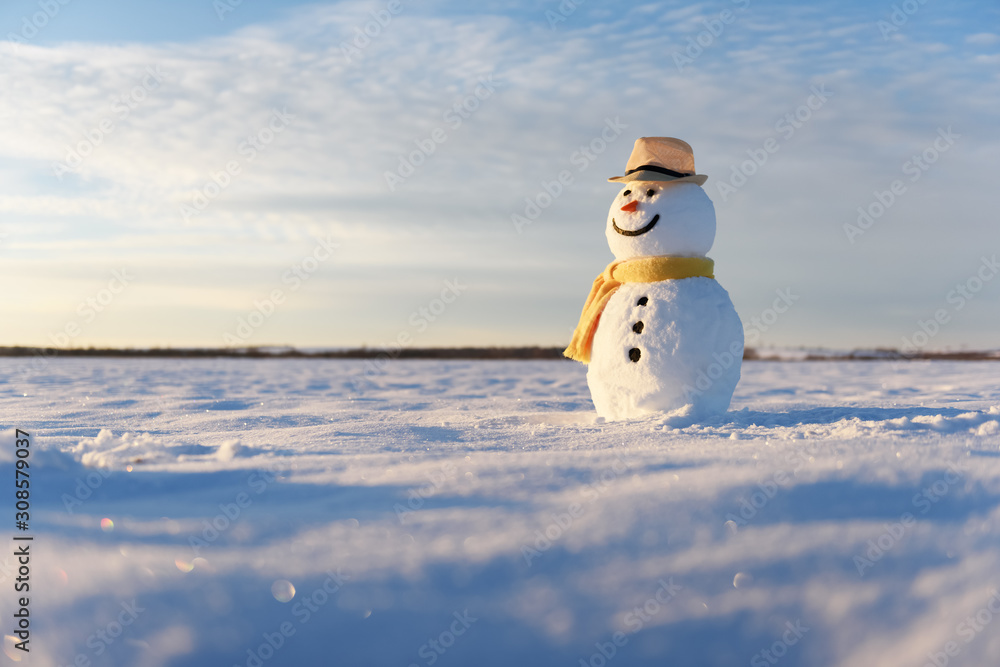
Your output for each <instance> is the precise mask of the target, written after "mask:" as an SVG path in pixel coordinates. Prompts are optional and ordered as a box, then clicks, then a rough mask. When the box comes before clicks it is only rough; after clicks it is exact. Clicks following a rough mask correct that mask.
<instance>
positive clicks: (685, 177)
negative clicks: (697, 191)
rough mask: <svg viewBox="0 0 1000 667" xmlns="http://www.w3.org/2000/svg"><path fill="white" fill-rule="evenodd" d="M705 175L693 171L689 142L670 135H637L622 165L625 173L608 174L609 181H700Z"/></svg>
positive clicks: (706, 178) (700, 182)
mask: <svg viewBox="0 0 1000 667" xmlns="http://www.w3.org/2000/svg"><path fill="white" fill-rule="evenodd" d="M706 180H708V176H705V175H704V174H696V173H695V170H694V151H693V150H692V149H691V146H690V145H689V144H688V143H687V142H685V141H681V140H680V139H674V138H673V137H639V138H638V139H636V140H635V146H634V147H633V148H632V155H630V156H629V158H628V163H626V165H625V175H624V176H615V177H613V178H609V179H608V181H611V182H626V183H627V182H630V181H670V182H671V183H683V182H685V181H690V182H692V183H697V184H698V185H701V184H702V183H704V182H705V181H706Z"/></svg>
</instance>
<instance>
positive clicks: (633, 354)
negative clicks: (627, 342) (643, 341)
mask: <svg viewBox="0 0 1000 667" xmlns="http://www.w3.org/2000/svg"><path fill="white" fill-rule="evenodd" d="M640 356H642V352H641V351H640V350H639V348H637V347H633V348H632V349H631V350H629V351H628V358H629V359H631V360H632V362H633V363H635V362H636V361H639V357H640Z"/></svg>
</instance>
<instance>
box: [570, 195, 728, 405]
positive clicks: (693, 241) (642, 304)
mask: <svg viewBox="0 0 1000 667" xmlns="http://www.w3.org/2000/svg"><path fill="white" fill-rule="evenodd" d="M715 226H716V223H715V209H714V207H713V205H712V202H711V200H710V199H709V198H708V196H707V195H706V194H705V193H704V191H703V190H702V188H701V187H700V186H699V185H696V184H694V183H689V182H687V183H677V184H665V183H662V182H630V183H628V184H627V185H626V186H625V188H624V189H623V190H622V191H621V192H620V193H619V194H618V196H617V197H616V198H615V202H614V204H612V206H611V211H610V213H609V215H608V225H607V238H608V244H609V246H610V247H611V250H612V252H613V253H614V255H615V258H616V259H618V260H622V261H627V260H630V259H637V258H640V257H655V256H659V257H704V256H705V254H706V253H707V252H708V250H709V249H710V248H711V246H712V243H713V242H714V240H715ZM742 359H743V325H742V323H741V322H740V318H739V316H738V315H737V314H736V309H735V308H734V307H733V303H732V301H731V300H730V298H729V294H728V293H727V292H726V290H725V289H723V288H722V286H721V285H720V284H719V283H718V282H717V281H716V280H715V279H714V278H708V277H693V278H683V279H676V280H664V281H660V282H647V283H635V282H632V283H624V284H623V285H621V287H619V288H618V289H617V291H615V293H614V294H612V296H611V298H610V300H609V301H608V303H607V305H606V306H605V308H604V310H603V312H602V313H601V315H600V320H599V321H598V324H597V329H596V332H595V333H594V337H593V342H592V347H591V357H590V367H589V369H588V372H587V383H588V385H589V386H590V392H591V397H592V398H593V401H594V406H595V407H596V409H597V412H598V414H599V415H600V416H602V417H604V418H605V419H609V420H617V419H627V418H631V417H639V416H642V415H646V414H649V413H671V412H677V411H681V412H683V414H685V415H689V416H694V417H696V418H704V417H710V416H713V415H718V414H722V413H725V412H726V410H727V409H728V408H729V403H730V401H731V400H732V396H733V391H734V390H735V389H736V384H737V382H739V379H740V367H741V364H742Z"/></svg>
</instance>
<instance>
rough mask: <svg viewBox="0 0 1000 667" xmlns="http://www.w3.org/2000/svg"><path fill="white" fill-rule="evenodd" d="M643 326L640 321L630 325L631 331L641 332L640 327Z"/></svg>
mask: <svg viewBox="0 0 1000 667" xmlns="http://www.w3.org/2000/svg"><path fill="white" fill-rule="evenodd" d="M643 326H644V325H643V323H642V322H636V323H635V324H633V325H632V331H634V332H636V333H642V327H643Z"/></svg>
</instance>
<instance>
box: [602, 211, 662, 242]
mask: <svg viewBox="0 0 1000 667" xmlns="http://www.w3.org/2000/svg"><path fill="white" fill-rule="evenodd" d="M659 221H660V214H659V213H657V214H656V215H654V216H653V219H652V220H650V221H649V223H648V224H647V225H646V226H644V227H640V228H639V229H637V230H635V231H630V230H628V229H622V228H621V227H619V226H618V223H616V222H615V219H614V218H611V226H612V227H614V228H615V231H616V232H618V233H619V234H621V235H622V236H638V235H639V234H645V233H646V232H648V231H649V230H650V229H652V228H653V227H655V226H656V223H657V222H659Z"/></svg>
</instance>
